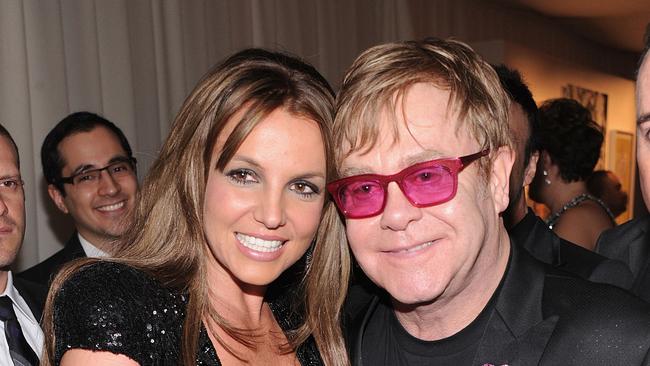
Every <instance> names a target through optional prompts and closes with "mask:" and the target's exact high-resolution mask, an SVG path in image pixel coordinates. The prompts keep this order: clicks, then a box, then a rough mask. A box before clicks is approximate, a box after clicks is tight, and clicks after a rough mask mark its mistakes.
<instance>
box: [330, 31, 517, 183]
mask: <svg viewBox="0 0 650 366" xmlns="http://www.w3.org/2000/svg"><path fill="white" fill-rule="evenodd" d="M417 83H431V84H434V85H435V86H436V87H438V88H441V89H444V90H449V91H450V93H451V95H450V101H449V111H455V112H457V114H458V120H459V124H458V125H457V126H456V131H459V130H460V129H461V128H463V127H465V126H467V127H468V128H469V132H470V134H471V136H472V137H473V138H474V139H476V141H477V142H478V143H479V144H480V145H481V146H482V148H489V149H490V151H491V154H494V153H495V152H496V151H497V149H498V148H499V147H501V146H504V145H508V146H511V140H510V134H509V130H508V106H509V101H508V97H507V95H506V94H505V92H504V91H503V89H502V87H501V84H500V82H499V78H498V77H497V75H496V73H495V72H494V70H493V69H492V67H491V66H490V65H489V64H488V63H486V62H485V61H483V60H482V59H481V58H480V57H479V56H478V55H477V54H476V53H475V52H474V51H473V50H472V49H471V48H470V47H469V46H468V45H466V44H464V43H462V42H459V41H455V40H441V39H437V38H427V39H424V40H422V41H405V42H394V43H387V44H383V45H379V46H375V47H372V48H370V49H368V50H366V51H365V52H363V53H362V54H361V55H360V56H359V57H357V59H356V60H355V61H354V63H353V64H352V66H351V67H350V69H349V70H348V72H347V73H346V75H345V78H344V80H343V85H342V86H341V90H340V92H339V94H338V98H337V112H336V118H335V121H334V132H335V133H334V134H335V136H334V141H335V144H336V146H345V147H346V149H343V150H341V151H337V161H338V162H340V161H341V160H342V159H344V158H345V157H346V156H348V155H349V154H350V153H352V152H355V151H362V152H367V151H369V150H370V149H371V148H372V147H373V146H374V145H375V144H376V142H377V139H378V137H379V126H380V125H379V124H378V123H377V121H378V119H377V117H378V116H379V113H380V112H381V111H382V110H383V109H384V108H386V109H387V110H392V111H394V110H396V108H395V107H396V103H399V102H400V101H402V100H403V97H404V95H405V94H406V93H407V92H408V90H409V88H410V87H411V86H413V85H415V84H417ZM394 120H395V121H396V120H397V119H394ZM393 132H394V138H395V139H397V125H394V129H393ZM481 166H482V170H483V171H484V172H486V173H487V171H488V170H489V168H490V164H489V163H485V162H482V164H481Z"/></svg>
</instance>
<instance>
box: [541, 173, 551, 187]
mask: <svg viewBox="0 0 650 366" xmlns="http://www.w3.org/2000/svg"><path fill="white" fill-rule="evenodd" d="M542 175H543V176H544V177H548V172H547V171H546V170H542ZM544 183H546V185H549V186H550V185H551V181H550V180H549V179H548V178H544Z"/></svg>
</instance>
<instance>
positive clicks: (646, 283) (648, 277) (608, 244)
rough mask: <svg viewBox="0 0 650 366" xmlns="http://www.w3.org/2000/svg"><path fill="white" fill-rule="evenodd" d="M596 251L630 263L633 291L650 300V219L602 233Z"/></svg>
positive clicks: (640, 219)
mask: <svg viewBox="0 0 650 366" xmlns="http://www.w3.org/2000/svg"><path fill="white" fill-rule="evenodd" d="M596 251H597V252H598V253H600V254H602V255H604V256H606V257H608V258H613V259H616V260H619V261H622V262H624V263H625V264H627V265H628V267H630V270H631V271H632V274H633V276H634V282H633V284H632V287H631V291H632V292H633V293H635V294H637V295H639V296H640V297H641V298H642V299H644V300H646V301H650V216H646V217H642V218H639V219H634V220H632V221H628V222H626V223H625V224H623V225H620V226H617V227H615V228H612V229H609V230H607V231H605V232H603V233H602V234H601V235H600V238H598V243H596Z"/></svg>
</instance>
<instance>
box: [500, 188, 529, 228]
mask: <svg viewBox="0 0 650 366" xmlns="http://www.w3.org/2000/svg"><path fill="white" fill-rule="evenodd" d="M527 213H528V205H526V199H525V197H524V192H521V194H520V195H519V197H518V198H517V201H516V202H513V203H512V204H511V205H510V207H508V209H507V210H506V211H505V212H504V213H503V223H504V224H505V226H506V229H508V230H510V229H512V228H513V227H515V226H516V225H517V224H518V223H520V222H521V220H523V219H524V217H526V214H527Z"/></svg>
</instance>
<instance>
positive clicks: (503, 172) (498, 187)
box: [490, 146, 515, 213]
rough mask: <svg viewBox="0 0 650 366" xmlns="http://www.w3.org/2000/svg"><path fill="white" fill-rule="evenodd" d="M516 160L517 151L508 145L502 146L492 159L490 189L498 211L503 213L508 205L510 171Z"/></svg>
mask: <svg viewBox="0 0 650 366" xmlns="http://www.w3.org/2000/svg"><path fill="white" fill-rule="evenodd" d="M514 162H515V152H514V150H512V149H511V148H510V147H508V146H501V147H500V148H499V149H498V150H497V153H496V156H495V157H494V159H493V160H492V171H491V172H490V189H491V190H492V198H493V200H494V208H495V210H496V212H498V213H501V212H503V211H505V209H506V208H507V207H508V202H509V201H510V198H509V190H508V189H509V187H510V172H511V171H512V165H513V164H514Z"/></svg>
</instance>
